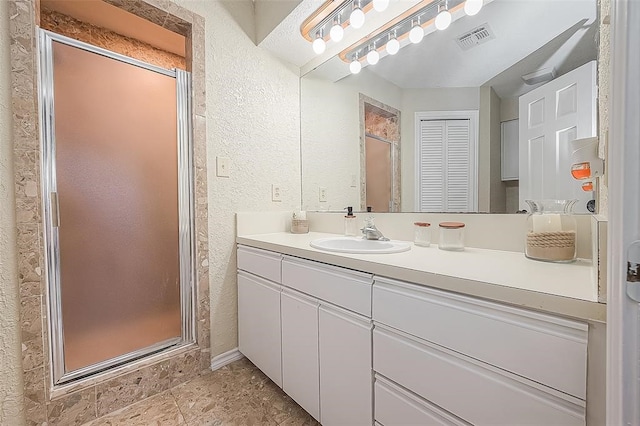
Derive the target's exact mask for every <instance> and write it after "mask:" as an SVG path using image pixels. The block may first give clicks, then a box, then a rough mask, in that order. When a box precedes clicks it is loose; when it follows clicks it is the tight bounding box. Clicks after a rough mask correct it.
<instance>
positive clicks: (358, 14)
mask: <svg viewBox="0 0 640 426" xmlns="http://www.w3.org/2000/svg"><path fill="white" fill-rule="evenodd" d="M349 23H350V24H351V26H352V27H353V28H355V29H358V28H362V26H363V25H364V12H363V11H362V9H360V8H359V7H356V8H355V9H353V11H352V12H351V15H349Z"/></svg>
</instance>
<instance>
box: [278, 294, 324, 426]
mask: <svg viewBox="0 0 640 426" xmlns="http://www.w3.org/2000/svg"><path fill="white" fill-rule="evenodd" d="M319 307H320V304H319V303H318V301H317V300H316V299H313V298H310V297H306V296H305V295H303V294H301V293H298V292H295V291H291V290H288V289H286V288H285V289H284V290H283V292H282V293H281V319H282V389H283V390H284V391H285V392H286V393H287V394H288V395H289V396H290V397H291V398H293V399H294V400H295V401H296V402H297V403H298V404H300V406H301V407H302V408H304V409H305V410H306V411H307V412H308V413H309V414H311V415H312V416H313V417H314V418H315V419H316V420H318V421H320V373H319V372H320V366H319V360H318V308H319Z"/></svg>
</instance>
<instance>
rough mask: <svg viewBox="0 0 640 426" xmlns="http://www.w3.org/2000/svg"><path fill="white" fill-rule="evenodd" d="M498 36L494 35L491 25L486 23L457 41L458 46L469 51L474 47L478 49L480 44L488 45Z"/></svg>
mask: <svg viewBox="0 0 640 426" xmlns="http://www.w3.org/2000/svg"><path fill="white" fill-rule="evenodd" d="M494 38H496V36H495V35H494V34H493V31H492V30H491V27H490V26H489V24H487V23H484V24H482V25H480V26H479V27H476V28H474V29H472V30H471V31H468V32H466V33H464V34H462V35H461V36H459V37H458V38H457V39H456V42H457V43H458V46H460V48H461V49H462V50H469V49H471V48H472V47H476V46H477V45H479V44H482V43H486V42H487V41H489V40H493V39H494Z"/></svg>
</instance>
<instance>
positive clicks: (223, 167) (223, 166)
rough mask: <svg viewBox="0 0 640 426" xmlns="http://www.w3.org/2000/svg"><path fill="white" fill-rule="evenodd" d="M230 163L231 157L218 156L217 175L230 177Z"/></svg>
mask: <svg viewBox="0 0 640 426" xmlns="http://www.w3.org/2000/svg"><path fill="white" fill-rule="evenodd" d="M230 163H231V160H229V157H216V176H218V177H229V167H230Z"/></svg>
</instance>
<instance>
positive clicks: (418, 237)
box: [413, 222, 431, 247]
mask: <svg viewBox="0 0 640 426" xmlns="http://www.w3.org/2000/svg"><path fill="white" fill-rule="evenodd" d="M413 227H414V230H415V232H414V237H413V243H414V244H415V245H417V246H422V247H429V246H430V245H431V224H430V223H427V222H414V224H413Z"/></svg>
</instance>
